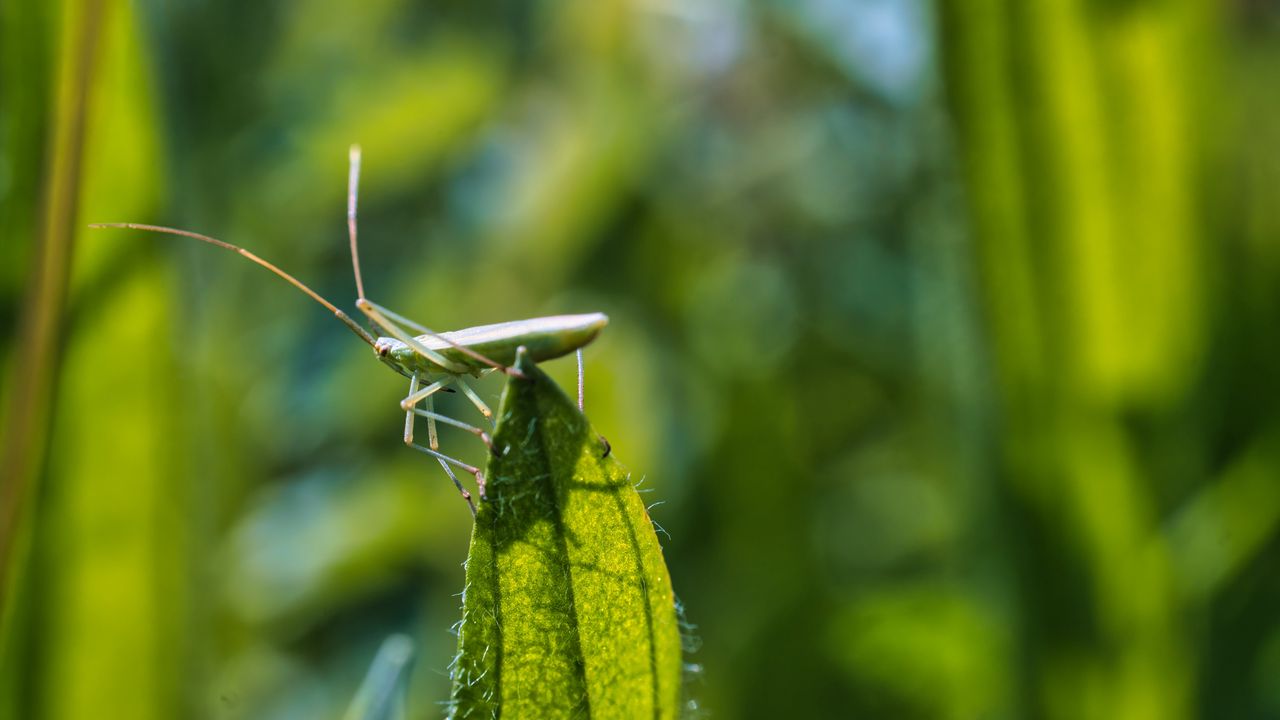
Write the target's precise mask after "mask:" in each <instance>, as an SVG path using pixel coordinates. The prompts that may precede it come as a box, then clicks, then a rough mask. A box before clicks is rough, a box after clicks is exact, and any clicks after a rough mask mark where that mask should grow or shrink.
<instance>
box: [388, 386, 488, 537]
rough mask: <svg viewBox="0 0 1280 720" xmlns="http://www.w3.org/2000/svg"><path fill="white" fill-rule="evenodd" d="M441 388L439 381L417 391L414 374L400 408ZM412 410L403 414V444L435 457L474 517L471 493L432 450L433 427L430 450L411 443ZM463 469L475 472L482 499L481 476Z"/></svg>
mask: <svg viewBox="0 0 1280 720" xmlns="http://www.w3.org/2000/svg"><path fill="white" fill-rule="evenodd" d="M443 387H444V385H443V381H441V382H437V383H432V384H431V385H428V386H427V387H425V388H423V389H422V390H419V389H418V374H417V373H414V374H413V377H411V378H409V397H407V398H405V400H404V401H402V402H401V406H402V407H403V406H405V404H406V403H407V402H408V400H409V399H411V398H414V396H418V398H417V400H414V403H415V404H416V403H417V401H418V400H421V399H422V398H423V397H427V398H430V397H431V393H432V392H435V391H436V390H440V389H441V388H443ZM424 392H425V393H426V394H425V395H424ZM413 410H414V407H413V404H409V405H408V407H407V408H406V412H405V414H404V444H405V445H408V446H409V447H411V448H414V449H417V450H422V451H424V452H427V453H429V454H433V455H435V456H436V461H437V462H439V463H440V467H441V468H443V469H444V473H445V474H446V475H448V476H449V479H450V480H452V481H453V486H454V487H456V488H458V492H459V493H462V499H463V500H466V501H467V507H469V508H471V515H472V516H475V514H476V504H475V502H474V501H473V500H472V499H471V493H470V492H468V491H467V489H466V488H465V487H463V486H462V483H460V482H458V476H457V475H454V474H453V469H452V468H450V467H449V463H447V462H445V461H444V456H443V455H441V454H440V453H439V452H437V451H436V450H435V449H434V448H435V444H436V443H435V432H434V427H433V428H432V432H431V436H432V438H431V439H432V448H424V447H422V446H420V445H417V444H415V443H414V442H413V418H414V413H413ZM455 462H456V461H455ZM464 467H466V468H468V469H469V471H470V470H475V474H476V484H477V486H478V487H480V488H481V497H483V496H484V492H483V488H484V484H483V480H482V476H481V475H480V474H479V471H478V470H476V469H475V468H472V467H471V466H469V465H464Z"/></svg>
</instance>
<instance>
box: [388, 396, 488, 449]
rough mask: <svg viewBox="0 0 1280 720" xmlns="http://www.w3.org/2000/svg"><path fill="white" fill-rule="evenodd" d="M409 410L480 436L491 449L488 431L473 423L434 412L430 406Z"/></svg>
mask: <svg viewBox="0 0 1280 720" xmlns="http://www.w3.org/2000/svg"><path fill="white" fill-rule="evenodd" d="M427 402H431V399H430V398H427ZM409 412H411V413H413V414H414V415H418V416H420V417H424V418H427V420H428V421H439V422H442V423H444V424H446V425H452V426H454V427H456V428H461V429H463V430H466V431H467V432H469V433H471V434H472V435H475V436H476V437H478V438H480V441H481V442H483V443H484V444H485V446H486V447H488V448H489V449H490V450H493V441H492V440H491V439H490V438H489V433H487V432H485V431H484V430H481V429H480V428H478V427H475V426H474V425H468V424H467V423H464V422H462V421H461V420H454V419H453V418H451V417H449V416H448V415H441V414H440V413H438V412H435V410H434V409H433V408H431V407H430V406H428V407H427V409H426V410H423V409H422V408H417V407H415V408H413V409H411V410H410V411H409ZM431 447H433V448H434V447H436V446H435V445H432V446H431Z"/></svg>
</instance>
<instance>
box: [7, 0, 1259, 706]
mask: <svg viewBox="0 0 1280 720" xmlns="http://www.w3.org/2000/svg"><path fill="white" fill-rule="evenodd" d="M1278 41H1280V10H1277V8H1276V6H1275V4H1274V3H1270V2H1263V1H1261V0H1217V1H1216V2H1211V1H1210V0H1125V1H1123V2H1115V1H1105V0H1037V1H1036V2H1025V1H1023V0H974V2H963V3H962V2H959V1H958V0H938V1H937V2H936V3H934V4H929V3H928V2H927V1H926V0H897V1H893V0H795V1H794V2H782V1H780V0H754V1H752V2H731V1H730V0H707V1H706V2H701V3H692V4H689V3H686V4H681V3H674V2H668V1H666V0H561V1H560V2H541V3H539V2H479V3H460V2H448V1H441V2H436V3H411V2H407V1H406V0H372V1H371V2H366V3H362V4H360V5H358V6H356V5H353V4H351V3H339V2H334V1H333V0H289V1H287V2H285V1H277V2H254V1H250V0H228V1H224V2H216V3H215V2H182V3H165V2H159V1H156V0H137V1H136V2H133V3H126V2H124V1H123V0H82V1H81V2H66V1H63V2H37V1H36V0H13V1H11V2H6V3H2V4H0V233H3V237H4V238H5V240H4V242H0V318H2V322H3V328H4V330H5V332H3V333H0V343H3V346H2V347H0V368H2V369H3V370H4V385H3V388H4V389H3V392H4V397H3V398H2V399H0V408H2V410H0V412H3V413H4V416H3V417H2V418H0V428H3V432H4V440H5V443H4V444H3V447H5V453H6V454H5V456H4V457H3V458H0V470H2V472H0V481H3V483H4V485H3V487H0V491H2V492H0V497H5V498H7V499H6V500H5V502H6V503H7V504H6V506H5V507H3V508H0V509H3V510H4V511H5V512H4V514H3V516H4V517H9V516H12V517H16V518H17V519H18V520H20V522H19V523H18V524H17V525H16V526H12V525H4V526H2V527H0V540H3V541H4V542H3V543H0V546H3V547H5V548H8V549H7V550H6V551H5V554H4V557H3V558H2V559H0V560H2V561H3V567H4V568H5V572H4V582H5V587H4V588H3V590H4V592H3V594H0V598H3V600H2V602H3V603H4V604H3V606H0V607H2V610H0V717H15V718H64V717H65V718H83V717H95V716H101V715H102V714H103V713H104V708H110V709H111V714H112V715H113V716H117V717H129V718H147V717H157V718H169V717H213V718H315V717H335V718H336V717H339V716H340V714H341V713H342V711H343V709H344V708H346V707H347V706H348V704H349V703H350V702H351V698H352V696H353V695H354V694H355V692H356V689H357V687H359V685H360V682H361V678H362V677H363V676H364V674H365V672H366V669H367V668H368V667H369V664H370V662H371V661H372V659H373V657H374V656H375V654H376V651H377V648H378V647H379V645H380V644H381V643H382V641H383V640H384V639H385V638H386V637H388V636H390V635H392V634H394V633H398V632H403V633H405V634H407V635H409V636H410V637H412V638H413V641H414V644H415V646H416V658H417V660H416V661H415V663H414V665H413V669H412V672H411V675H410V678H409V688H408V706H409V708H410V709H411V711H412V712H413V713H419V714H422V715H431V714H433V712H434V708H436V707H440V713H441V714H443V707H442V706H436V705H433V703H439V702H443V701H444V700H445V699H446V698H447V697H448V694H449V688H448V668H447V665H448V663H449V661H450V659H451V658H452V656H453V651H454V647H455V644H456V638H455V637H454V636H453V635H451V634H450V633H449V632H448V629H449V628H450V627H451V626H452V625H453V624H454V623H455V622H456V621H457V620H458V618H459V617H460V609H459V600H458V598H457V597H455V594H456V593H457V592H458V591H459V590H460V589H461V588H462V583H463V573H462V568H461V561H462V559H463V557H464V556H465V552H466V543H467V537H468V532H469V528H470V514H469V513H468V512H467V511H466V508H465V505H464V504H463V503H462V502H461V501H460V500H459V499H458V497H457V494H456V491H454V489H453V488H452V487H451V486H450V483H449V482H448V481H447V480H446V479H445V478H443V477H442V474H441V473H440V471H439V470H438V468H436V467H435V466H434V465H433V463H431V462H428V461H427V460H426V459H424V458H423V457H422V456H421V455H419V454H417V453H413V452H410V451H408V450H406V449H405V448H404V447H403V446H402V445H401V444H400V442H399V437H400V432H401V429H400V423H401V421H402V417H400V413H399V411H398V407H397V405H396V402H397V400H398V398H399V397H400V396H401V394H402V393H403V392H404V389H405V388H404V386H403V383H402V382H401V381H400V378H397V377H394V376H392V375H391V374H389V373H386V372H385V371H384V370H382V369H380V368H378V367H377V363H375V362H373V361H372V360H371V359H370V358H369V354H368V349H367V348H363V347H361V346H360V344H359V343H356V342H353V341H352V340H351V338H350V336H349V334H348V333H347V332H346V331H345V330H343V329H342V328H341V327H340V326H339V325H338V324H337V323H334V322H333V321H332V320H331V319H330V318H329V316H328V314H327V313H326V312H324V311H322V310H319V309H318V308H317V307H316V306H315V305H314V304H312V303H310V302H308V301H307V300H306V299H305V298H303V297H302V296H301V295H298V294H297V293H296V292H294V291H292V290H290V289H288V288H287V287H285V286H284V285H283V284H281V283H280V282H278V281H277V280H275V279H272V278H270V277H268V276H267V275H266V274H265V273H263V272H262V271H261V270H260V269H258V268H254V267H252V266H250V265H248V264H247V263H244V262H243V261H241V260H239V259H237V258H235V257H233V256H229V255H227V254H225V253H219V252H217V251H215V250H213V249H211V248H208V247H202V246H195V244H194V243H184V242H182V241H180V240H178V239H177V238H163V237H152V236H144V235H130V234H125V233H119V232H112V233H105V232H96V233H90V232H88V231H86V230H83V229H81V228H83V226H84V224H85V223H87V222H90V221H107V222H109V221H139V222H148V221H151V222H162V223H164V224H169V225H176V226H181V227H187V228H191V229H194V230H199V231H202V232H208V233H210V234H213V235H215V236H218V237H222V238H224V239H226V240H228V241H231V242H238V243H241V244H244V245H247V246H249V247H251V248H253V249H254V250H255V251H257V252H260V253H261V254H262V255H263V256H264V257H267V258H269V259H271V260H273V261H275V262H277V263H278V264H280V265H281V266H282V267H285V268H286V269H288V270H290V271H291V272H294V273H295V274H297V275H298V276H299V277H300V278H302V279H303V280H304V281H306V282H308V283H311V284H313V285H314V286H315V287H316V288H317V289H318V290H319V291H320V292H322V293H323V294H325V295H326V296H328V297H330V298H331V299H334V300H335V301H339V300H342V299H344V298H349V297H352V296H353V283H352V280H351V274H350V268H349V264H348V259H347V256H346V254H345V253H346V248H345V235H344V231H345V228H344V209H345V208H344V202H343V194H344V190H345V172H346V165H345V163H346V147H347V145H348V144H349V143H351V142H355V141H359V142H361V143H363V144H364V147H365V174H364V181H365V182H364V186H363V195H362V211H361V218H360V220H361V229H362V231H363V232H362V240H363V245H362V249H363V251H364V254H365V255H364V258H365V272H366V275H365V277H366V283H367V285H368V287H369V292H370V295H371V297H372V298H373V299H375V300H377V301H379V302H382V303H384V304H386V305H388V306H390V307H392V308H394V309H397V310H400V311H402V312H404V313H405V314H407V315H410V316H412V317H414V318H415V319H418V320H420V321H422V322H425V323H427V324H429V325H431V326H432V327H436V328H442V329H445V328H456V327H464V326H468V325H475V324H480V323H485V322H495V321H501V320H509V319H515V318H519V317H529V316H535V315H539V314H548V313H554V312H569V311H595V310H600V311H604V312H607V313H609V314H610V316H611V319H612V322H611V324H610V326H609V328H608V330H607V332H605V333H604V334H603V335H602V336H601V338H600V339H599V340H598V341H597V342H596V343H595V344H593V345H592V346H591V347H590V348H588V352H587V411H588V413H589V415H590V416H591V418H592V422H593V423H594V424H595V425H596V427H598V428H599V429H600V430H601V431H602V432H603V433H604V434H605V435H606V436H607V437H609V438H610V439H611V440H612V441H613V443H614V445H615V447H616V449H617V452H618V455H619V457H621V458H623V459H624V460H625V462H627V464H628V466H629V468H630V470H631V472H632V473H633V475H634V476H635V477H637V478H640V477H643V478H644V480H645V484H644V487H645V488H646V489H650V490H652V494H651V495H648V496H646V498H653V500H652V501H653V502H658V501H661V502H663V503H664V504H662V505H660V506H657V507H654V509H653V511H652V515H653V516H654V519H655V520H656V521H657V522H658V523H660V524H661V525H662V526H663V528H665V530H666V532H667V533H668V534H669V536H668V535H663V536H662V537H663V541H664V546H665V547H664V552H665V555H666V558H667V561H668V563H669V565H670V568H671V574H672V580H673V584H674V586H675V588H676V591H677V593H678V594H679V596H680V598H681V600H682V601H683V602H684V605H685V606H686V607H687V609H688V614H689V616H690V618H691V620H692V621H693V622H694V623H695V624H696V625H698V626H699V627H698V629H697V631H696V634H697V636H698V637H699V639H700V641H701V648H700V649H699V650H698V651H697V652H696V653H693V654H691V655H690V656H689V657H688V658H687V660H688V662H690V663H691V664H696V665H698V666H701V667H702V668H703V672H702V674H701V675H700V676H697V677H695V678H694V679H693V680H692V681H691V682H690V684H689V686H688V688H687V690H688V692H689V694H690V695H691V696H692V697H694V698H696V699H697V700H698V702H699V704H700V705H701V706H703V707H705V708H708V709H709V710H710V712H711V713H712V714H713V715H715V716H718V717H734V718H736V717H743V718H756V717H759V718H765V717H890V718H978V717H982V718H1016V717H1045V718H1072V719H1074V718H1095V717H1096V718H1103V717H1105V718H1115V717H1123V718H1138V719H1146V718H1152V719H1157V718H1158V719H1160V720H1164V719H1168V718H1187V717H1212V718H1220V717H1259V718H1262V717H1280V684H1277V682H1276V678H1277V677H1280V623H1278V622H1277V619H1276V614H1275V612H1274V611H1273V608H1274V607H1276V606H1277V604H1278V603H1280V583H1278V582H1277V580H1276V574H1275V573H1274V572H1272V567H1273V565H1272V564H1273V563H1275V562H1277V561H1280V541H1278V540H1277V532H1276V531H1277V524H1278V523H1280V491H1278V490H1277V485H1276V482H1277V481H1276V477H1277V467H1280V435H1277V421H1278V420H1280V407H1277V404H1276V402H1275V401H1274V400H1273V398H1275V397H1278V396H1280V395H1277V393H1276V392H1275V390H1274V388H1273V386H1275V385H1276V384H1277V381H1273V380H1271V379H1270V378H1271V376H1272V375H1273V374H1275V373H1274V368H1275V367H1276V366H1277V362H1278V361H1280V342H1278V341H1277V340H1276V337H1277V336H1276V334H1275V333H1274V332H1273V330H1274V328H1275V327H1276V326H1277V324H1278V323H1280V317H1277V315H1278V314H1280V311H1278V310H1277V308H1280V302H1277V298H1276V289H1275V288H1276V287H1277V286H1276V277H1277V275H1278V274H1280V252H1278V251H1277V248H1280V243H1278V242H1277V238H1280V203H1277V202H1275V200H1274V198H1273V197H1272V196H1273V195H1274V193H1275V188H1276V186H1277V180H1278V179H1280V122H1277V121H1276V118H1277V114H1278V112H1280V95H1278V94H1277V93H1276V92H1275V89H1274V85H1275V81H1274V78H1275V77H1276V73H1277V71H1278V70H1280V42H1278ZM86 58H88V60H89V62H88V63H87V64H86V62H85V59H86ZM84 68H88V70H87V72H77V69H84ZM77 123H80V124H81V125H80V127H82V128H83V136H82V138H81V140H82V141H80V142H77V141H76V137H78V136H77V133H76V131H75V127H76V124H77ZM59 228H61V230H59ZM62 250H66V252H63V251H62ZM51 258H52V260H51ZM55 261H56V262H55ZM63 276H65V277H66V278H67V282H66V283H65V290H63V289H62V287H63V285H62V284H60V283H58V282H56V280H57V278H58V277H63ZM40 278H46V279H45V280H41V279H40ZM48 278H52V280H49V279H48ZM33 333H34V334H33ZM32 337H40V338H44V339H43V340H41V341H40V342H32V340H31V338H32ZM546 369H547V371H548V372H550V373H552V374H553V375H554V376H555V377H556V378H557V379H559V380H560V381H561V382H562V384H563V383H565V382H566V381H568V382H572V376H573V363H572V362H569V361H566V362H561V363H550V364H548V365H547V367H546ZM482 391H483V393H484V394H485V395H486V396H488V397H496V394H497V391H498V387H497V385H496V384H490V385H486V386H484V388H483V390H482ZM32 399H34V401H33V400H32ZM441 405H442V407H443V408H444V410H445V411H446V412H450V413H454V414H457V415H459V416H462V417H470V415H468V412H469V408H468V406H467V404H466V402H465V400H461V401H459V400H458V399H457V398H450V399H449V400H447V401H444V402H442V403H441ZM442 442H444V444H445V445H446V447H448V448H450V449H451V450H453V451H454V452H456V453H458V454H460V455H462V456H463V457H464V458H467V459H472V460H474V459H478V458H480V457H482V453H481V452H480V448H479V447H477V445H478V444H477V443H474V441H472V440H470V439H469V438H468V437H467V436H465V434H462V433H457V434H455V433H450V432H446V433H445V435H444V437H443V438H442ZM14 453H17V454H16V455H15V454H14ZM14 457H20V458H22V462H21V463H17V462H15V461H14V459H13V458H14ZM19 500H21V501H22V502H21V503H19V502H18V501H19Z"/></svg>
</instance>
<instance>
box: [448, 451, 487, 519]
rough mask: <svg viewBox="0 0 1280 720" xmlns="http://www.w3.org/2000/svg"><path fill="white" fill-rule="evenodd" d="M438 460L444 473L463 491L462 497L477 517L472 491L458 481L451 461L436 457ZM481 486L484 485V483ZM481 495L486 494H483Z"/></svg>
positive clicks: (472, 514)
mask: <svg viewBox="0 0 1280 720" xmlns="http://www.w3.org/2000/svg"><path fill="white" fill-rule="evenodd" d="M436 462H438V463H440V467H441V468H443V469H444V474H445V475H448V476H449V479H450V480H452V481H453V486H454V487H456V488H458V492H460V493H462V499H463V500H466V501H467V507H469V508H471V517H475V516H476V504H475V502H474V501H473V500H472V499H471V493H469V492H467V489H466V488H464V487H462V483H461V482H459V481H458V476H457V475H454V474H453V468H451V467H449V463H447V462H445V461H443V460H441V459H439V458H436ZM481 487H483V485H482V486H481ZM481 497H484V496H483V495H481Z"/></svg>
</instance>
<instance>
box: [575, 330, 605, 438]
mask: <svg viewBox="0 0 1280 720" xmlns="http://www.w3.org/2000/svg"><path fill="white" fill-rule="evenodd" d="M585 378H586V374H585V373H584V372H583V370H582V348H578V412H585V411H584V410H583V409H582V394H583V389H584V388H585V387H586V382H585ZM596 437H598V438H600V445H601V446H602V447H603V448H604V452H603V454H601V455H600V459H602V460H603V459H604V458H607V457H609V453H611V452H613V446H612V445H610V444H609V439H608V438H606V437H605V436H603V435H596Z"/></svg>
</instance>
